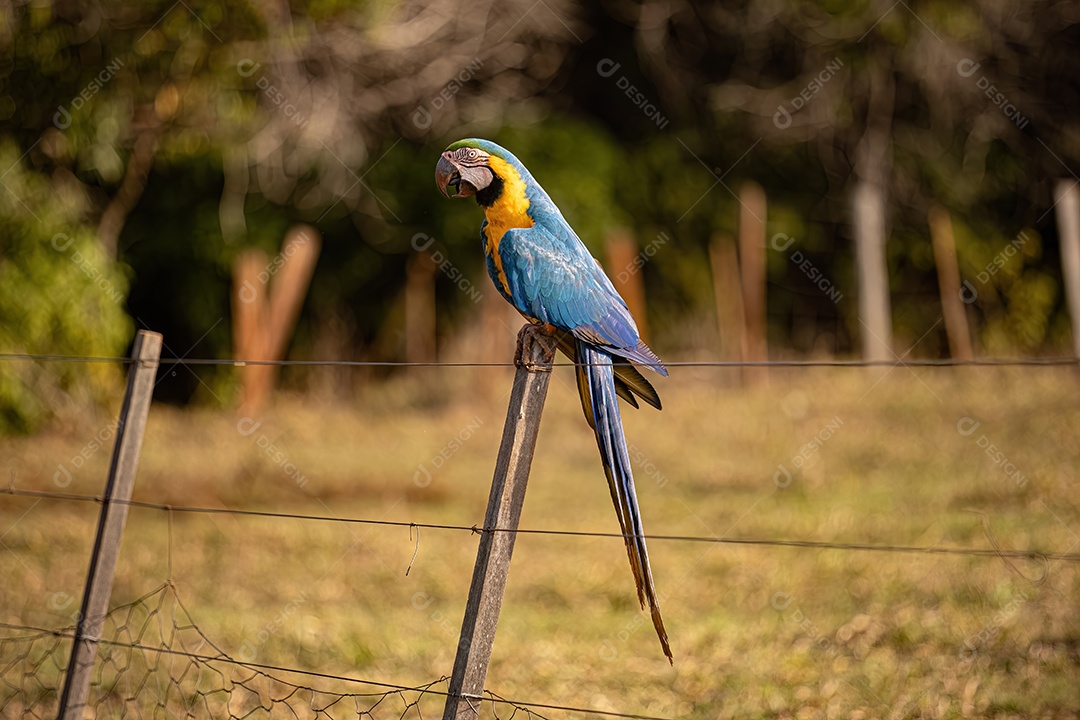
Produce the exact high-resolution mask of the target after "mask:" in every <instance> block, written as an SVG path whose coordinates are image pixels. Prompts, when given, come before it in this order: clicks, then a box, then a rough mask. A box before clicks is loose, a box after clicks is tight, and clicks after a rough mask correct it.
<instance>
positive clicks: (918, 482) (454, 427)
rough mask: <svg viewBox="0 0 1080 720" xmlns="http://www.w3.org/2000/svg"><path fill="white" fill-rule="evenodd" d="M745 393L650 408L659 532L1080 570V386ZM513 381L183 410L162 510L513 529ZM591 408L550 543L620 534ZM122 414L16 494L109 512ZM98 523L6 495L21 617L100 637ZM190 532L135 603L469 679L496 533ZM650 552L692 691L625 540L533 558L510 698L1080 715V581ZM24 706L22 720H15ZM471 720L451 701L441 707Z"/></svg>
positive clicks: (351, 667)
mask: <svg viewBox="0 0 1080 720" xmlns="http://www.w3.org/2000/svg"><path fill="white" fill-rule="evenodd" d="M736 372H737V371H736V370H732V369H730V368H723V369H716V368H686V367H676V368H673V369H672V373H671V378H670V379H667V380H659V381H658V382H657V387H658V388H659V390H660V392H661V396H662V397H663V399H664V403H665V407H664V410H663V411H662V412H659V413H658V412H656V411H655V410H653V409H651V408H648V407H646V408H644V409H642V410H639V411H635V410H632V409H625V410H624V419H625V424H626V432H627V437H628V438H629V442H630V444H631V456H632V458H633V460H634V465H635V468H636V472H637V484H638V495H639V498H640V501H641V505H642V508H643V516H644V522H645V528H646V531H647V532H649V533H652V534H658V535H677V536H701V537H725V538H752V539H783V540H810V541H819V542H827V543H838V544H843V543H856V544H871V545H878V546H919V547H954V548H977V549H993V548H994V547H998V548H1000V549H1001V550H1004V551H1013V550H1024V551H1035V552H1040V553H1047V554H1053V553H1072V554H1073V555H1075V554H1077V553H1080V546H1078V545H1077V543H1078V539H1080V493H1078V492H1077V491H1078V489H1080V479H1078V476H1077V473H1078V468H1080V442H1077V438H1078V437H1080V415H1078V414H1077V412H1076V407H1077V403H1076V398H1077V390H1078V383H1077V379H1078V378H1077V376H1076V374H1075V371H1074V370H1073V369H1070V368H1020V369H991V368H960V369H927V368H920V369H916V370H914V371H911V370H909V369H907V368H903V367H898V368H895V369H889V368H815V369H787V370H784V369H780V370H774V371H773V372H772V374H771V376H770V378H769V382H768V384H767V386H759V387H753V388H740V387H738V386H737V385H735V384H734V382H733V379H734V376H733V373H736ZM439 373H444V375H439ZM448 373H452V374H451V375H447V374H448ZM510 380H511V378H510V375H509V374H508V373H507V372H506V371H501V370H493V369H485V370H474V371H468V372H465V371H457V372H455V371H454V370H452V369H449V368H447V369H441V370H440V369H430V370H417V371H416V372H415V373H414V374H413V376H412V377H410V378H408V379H399V380H396V381H393V382H389V383H384V384H382V385H370V386H367V387H366V389H364V390H362V391H360V392H358V393H357V395H356V397H355V398H352V399H339V400H338V401H337V402H336V403H334V404H319V403H316V402H315V401H313V400H310V399H305V398H302V397H296V396H288V395H283V396H281V397H279V398H278V399H277V403H276V406H275V407H274V408H273V409H272V410H270V411H268V412H267V413H265V415H264V416H262V417H260V418H258V419H247V420H245V419H240V418H237V417H236V416H235V415H233V414H230V413H226V412H221V411H216V410H207V409H195V410H179V409H176V408H171V407H167V406H158V405H155V406H154V408H153V410H152V412H151V415H150V421H149V426H148V430H147V434H146V441H145V445H144V448H143V453H142V460H141V465H140V469H139V476H138V481H137V484H136V490H135V497H136V499H139V500H145V501H149V502H155V503H168V504H173V505H178V506H179V505H184V506H198V507H204V508H219V509H227V508H232V509H236V508H242V509H258V510H267V511H272V512H287V513H298V514H312V515H319V516H327V517H338V518H368V519H377V520H384V521H404V522H418V523H436V524H452V525H462V526H472V525H474V524H482V522H483V514H484V508H485V504H486V498H487V493H488V489H489V486H490V481H491V471H492V467H493V464H494V459H495V455H496V452H497V449H498V443H499V438H500V435H501V430H502V424H503V420H504V418H505V413H506V405H505V402H506V399H507V397H508V391H509V387H510ZM448 386H449V389H444V388H447V387H448ZM572 388H573V382H572V376H571V375H570V374H569V369H568V368H561V369H559V370H558V371H557V372H556V373H555V375H554V381H553V382H552V385H551V392H550V395H549V398H548V404H547V408H546V411H545V415H544V418H543V424H542V427H541V431H540V436H539V441H538V445H537V451H536V459H535V462H534V465H533V474H532V477H531V480H530V484H529V490H528V495H527V497H526V500H525V510H524V516H523V520H522V526H523V527H525V528H543V529H558V530H582V531H598V532H616V531H617V528H618V525H617V522H616V518H615V514H614V511H613V509H612V507H611V502H610V498H609V495H608V490H607V487H606V485H605V481H604V478H603V472H602V470H601V467H600V462H599V458H598V456H597V452H596V447H595V445H594V441H593V438H592V436H591V433H590V431H589V429H588V427H587V426H586V425H585V422H584V420H583V419H582V417H581V410H580V405H579V403H578V401H577V399H576V397H575V395H574V391H573V389H572ZM624 407H625V406H624ZM109 417H110V416H109V415H107V414H103V415H101V416H100V417H99V418H98V419H97V420H87V421H86V422H85V423H84V424H83V426H81V427H77V428H69V429H66V430H64V431H53V432H50V433H46V434H43V435H38V436H35V437H21V438H4V439H0V457H2V458H3V465H4V466H3V468H2V470H3V471H4V473H5V475H7V476H8V477H9V478H10V479H11V481H12V482H13V483H14V485H15V486H16V487H18V488H34V489H44V490H54V491H61V492H68V493H76V494H90V495H93V494H98V493H100V492H101V489H102V485H103V479H104V476H105V472H106V468H107V465H108V460H109V455H110V451H111V437H110V436H111V430H110V428H111V424H110V420H109ZM92 438H97V441H98V442H99V443H100V444H101V445H102V449H98V450H94V449H93V446H92V442H93V441H92V440H91V439H92ZM80 454H84V455H86V456H88V457H86V458H82V460H81V461H80V459H79V458H80ZM61 465H63V466H64V468H66V469H67V470H68V471H69V472H70V473H71V475H70V478H68V476H67V475H66V474H65V473H64V472H62V471H61V470H59V469H58V468H59V466H61ZM97 512H98V506H97V505H95V504H92V503H83V502H74V501H61V500H55V499H45V500H35V499H33V498H25V497H12V496H5V495H0V533H3V536H2V538H0V540H2V542H3V545H2V546H0V571H2V573H3V577H4V579H5V580H4V583H3V587H2V588H0V620H2V621H4V622H7V623H13V624H17V625H30V626H35V627H45V628H60V627H63V626H65V625H67V624H70V622H71V621H72V618H73V617H74V616H75V614H76V613H77V609H78V601H77V599H78V597H79V596H80V593H81V591H82V585H83V582H84V576H85V571H86V564H87V558H88V556H89V553H90V549H91V546H92V542H93V532H94V525H95V522H96V519H97ZM168 515H169V513H167V512H165V511H161V510H155V509H144V508H138V507H136V508H133V509H132V510H131V513H130V517H129V519H128V524H127V530H126V533H125V536H124V545H123V548H122V554H121V558H120V562H119V566H118V568H117V578H116V584H115V589H114V592H113V602H114V605H115V604H120V603H124V602H130V601H131V600H133V599H135V598H137V597H139V596H140V595H142V594H144V593H146V592H148V591H151V590H153V589H154V588H156V587H157V586H159V585H160V584H161V583H162V582H163V581H165V580H166V579H167V578H168V577H169V576H170V567H169V566H170V564H171V578H172V580H173V582H174V585H175V592H176V594H177V595H178V597H179V598H180V599H181V600H182V601H183V602H184V604H185V605H186V607H187V609H188V611H190V613H191V617H192V619H193V620H194V622H195V623H196V624H197V625H198V627H199V628H200V629H201V630H202V632H204V633H205V634H206V636H207V637H209V638H210V639H211V640H212V641H213V642H214V643H215V644H216V645H217V646H218V647H219V648H221V649H222V650H223V651H225V652H227V653H229V654H230V655H232V656H233V657H239V658H241V659H244V660H248V661H252V662H257V663H263V664H268V665H278V666H284V667H290V668H302V669H310V670H317V671H319V672H323V673H330V674H340V675H347V676H352V677H359V678H365V679H369V680H376V681H381V682H387V683H393V684H401V685H408V686H413V685H419V684H422V683H427V682H431V681H433V680H438V679H439V678H441V677H442V676H444V675H448V674H449V673H450V670H451V667H452V663H453V657H454V651H455V645H456V643H457V637H458V627H459V624H460V621H461V616H462V612H463V609H464V604H465V598H466V595H467V592H468V586H469V580H470V577H471V573H472V566H473V561H474V559H475V552H476V543H477V537H476V535H474V534H472V533H471V532H469V531H461V530H449V529H447V530H442V529H430V528H428V529H421V530H419V534H418V535H417V534H416V533H415V532H412V531H411V530H410V528H408V527H395V526H385V525H364V524H348V523H339V522H315V521H309V520H302V519H281V518H263V517H250V516H234V515H229V514H190V513H182V512H173V513H172V523H171V528H172V529H171V552H170V530H169V527H170V523H169V517H168ZM649 549H650V553H651V558H652V563H653V573H654V575H655V578H656V585H657V587H658V589H659V591H660V593H661V595H662V598H663V612H664V618H665V620H666V623H667V628H668V632H669V635H670V638H671V645H672V648H673V650H674V654H675V665H674V667H671V666H669V665H668V663H667V662H666V660H665V659H664V657H663V654H662V653H661V650H660V646H659V644H658V642H657V640H656V638H655V636H654V634H653V631H652V627H651V625H650V623H649V622H648V619H647V616H646V615H645V614H644V613H642V612H641V611H640V609H639V608H638V606H637V601H636V598H635V594H634V584H633V579H632V576H631V573H630V569H629V566H628V564H627V560H626V554H625V552H624V550H623V548H622V547H621V540H620V539H618V538H611V537H572V536H558V535H538V534H524V535H521V536H519V538H518V541H517V546H516V551H515V555H514V558H513V563H512V567H511V571H510V578H509V585H508V588H507V593H506V598H505V602H504V604H503V613H502V617H501V621H500V624H499V628H498V634H497V637H496V640H495V647H494V653H493V656H492V663H491V668H490V672H489V674H488V682H487V686H488V688H490V689H491V690H493V691H495V692H497V693H499V694H500V695H501V696H503V697H507V698H512V699H517V700H522V701H527V702H536V703H546V704H554V705H565V706H575V707H586V708H595V709H598V710H604V711H615V712H622V713H631V714H640V715H649V716H660V717H670V718H702V719H704V718H718V717H722V718H727V717H735V718H759V717H770V718H771V717H777V718H780V717H797V718H814V717H838V718H839V717H863V718H875V717H880V718H888V717H1074V716H1075V713H1076V708H1077V707H1080V703H1078V701H1077V697H1078V696H1077V690H1076V688H1077V686H1078V684H1080V626H1078V620H1077V614H1076V609H1075V605H1076V598H1077V597H1078V596H1080V580H1078V577H1077V561H1076V560H1075V559H1049V560H1047V559H1034V560H1028V559H1012V560H1009V559H1007V558H1002V557H998V556H989V557H977V556H956V555H932V554H919V553H903V552H870V551H865V550H854V549H815V548H801V547H778V546H774V545H760V544H717V543H710V542H688V541H680V540H660V539H654V540H652V541H650V543H649ZM170 555H171V561H170ZM407 569H408V574H407V575H406V570H407ZM4 632H5V633H7V634H8V636H10V635H12V634H17V633H13V632H12V631H4ZM15 648H17V645H14V644H11V643H8V644H4V645H0V654H3V653H5V652H6V653H7V654H8V657H2V656H0V667H2V666H8V667H9V669H10V667H13V666H14V665H17V663H14V661H13V658H14V659H16V660H17V659H18V658H17V657H15V655H13V653H17V652H18V651H17V650H16V649H15ZM39 672H41V673H46V670H40V671H39ZM0 675H2V674H0ZM4 677H5V678H6V679H8V680H9V681H10V672H9V675H8V676H4ZM306 682H307V683H308V684H312V685H316V684H317V682H319V681H317V680H315V679H310V678H308V679H307V681H306ZM443 688H444V689H445V686H443ZM352 690H353V691H355V690H356V688H355V686H354V687H353V688H352ZM46 694H47V693H46ZM3 697H4V696H0V699H3ZM7 702H8V706H7V707H6V708H5V709H4V711H3V712H0V715H4V714H7V715H9V716H15V715H16V714H17V713H16V711H15V703H14V701H11V700H8V701H7ZM19 702H22V700H19ZM42 702H47V698H46V700H43V701H42ZM441 702H442V700H441V698H439V697H437V696H428V697H425V699H424V700H423V705H422V708H423V711H424V714H425V715H426V716H429V717H430V716H438V713H439V712H440V709H441ZM338 709H339V710H341V713H340V715H338V714H335V715H334V716H335V717H339V716H343V717H348V716H350V713H351V712H352V710H353V709H352V706H351V704H350V706H349V708H344V707H343V706H339V707H338ZM499 712H500V716H501V717H508V716H509V714H510V713H509V712H508V711H507V710H506V708H503V709H501V710H499ZM540 712H541V713H543V714H544V715H545V716H547V717H580V715H574V714H571V713H567V712H565V711H559V710H541V711H540ZM99 714H102V715H103V714H107V713H104V712H102V713H99ZM286 714H287V713H286ZM400 714H401V704H400V702H399V703H398V705H397V707H396V710H395V712H394V713H392V716H393V717H399V716H400ZM163 716H164V715H163ZM406 716H407V717H415V716H416V715H415V713H414V714H408V715H406ZM376 717H379V715H378V714H376Z"/></svg>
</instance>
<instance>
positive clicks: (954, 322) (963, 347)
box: [927, 205, 975, 360]
mask: <svg viewBox="0 0 1080 720" xmlns="http://www.w3.org/2000/svg"><path fill="white" fill-rule="evenodd" d="M927 220H928V222H929V223H930V243H931V244H932V245H933V246H934V264H935V265H937V276H938V287H939V288H940V291H941V314H942V316H943V317H944V319H945V334H946V335H947V336H948V338H949V356H950V357H953V358H955V359H957V360H971V359H972V358H973V357H975V353H974V352H972V349H971V330H969V329H968V322H967V311H966V310H965V309H964V302H963V300H962V299H961V298H960V268H959V265H958V264H957V261H956V239H955V238H954V237H953V227H952V218H951V217H950V216H949V211H948V210H946V209H945V208H943V207H941V206H940V205H933V206H932V207H931V208H930V213H929V216H928V217H927Z"/></svg>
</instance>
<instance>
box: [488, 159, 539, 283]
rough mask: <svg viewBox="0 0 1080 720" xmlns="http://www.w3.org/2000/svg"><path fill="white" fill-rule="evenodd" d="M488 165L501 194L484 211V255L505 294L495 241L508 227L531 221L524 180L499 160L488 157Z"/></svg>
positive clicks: (526, 226) (497, 244)
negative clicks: (489, 259) (491, 262)
mask: <svg viewBox="0 0 1080 720" xmlns="http://www.w3.org/2000/svg"><path fill="white" fill-rule="evenodd" d="M488 166H489V167H491V169H492V171H493V172H494V173H495V174H496V175H498V176H499V177H500V178H501V179H502V181H503V191H502V194H501V195H499V199H498V200H496V201H495V202H494V203H492V204H491V205H490V206H489V207H486V208H484V216H485V217H486V218H487V222H488V224H487V228H486V234H487V253H488V255H489V256H490V257H491V258H492V260H493V261H494V262H495V269H496V270H497V271H498V274H499V281H500V282H501V283H502V286H503V289H505V290H506V292H507V293H509V292H510V286H509V284H508V283H507V281H506V273H505V272H504V271H503V266H502V257H501V256H500V255H499V241H500V240H502V236H503V235H504V234H505V233H506V231H507V230H510V229H511V228H530V227H532V226H533V224H534V223H533V219H532V218H531V217H529V214H528V212H527V211H528V209H529V198H527V197H525V181H524V180H522V179H521V175H519V174H518V171H517V170H515V169H514V166H513V165H511V164H510V163H508V162H506V161H505V160H503V159H501V158H497V157H494V156H492V157H491V158H489V159H488Z"/></svg>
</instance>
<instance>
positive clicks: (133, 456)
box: [57, 330, 161, 720]
mask: <svg viewBox="0 0 1080 720" xmlns="http://www.w3.org/2000/svg"><path fill="white" fill-rule="evenodd" d="M160 357H161V335H159V334H158V333H152V332H147V331H146V330H140V331H139V333H138V335H136V336H135V347H134V348H133V349H132V351H131V359H132V364H131V368H130V370H129V371H128V382H127V392H125V394H124V404H123V406H122V407H121V409H120V422H119V424H118V425H117V428H116V445H115V446H114V447H113V454H112V462H111V463H110V465H109V479H108V481H107V482H106V484H105V494H104V497H103V499H102V501H101V515H100V516H99V517H98V527H97V536H96V537H95V538H94V551H93V554H92V555H91V556H90V570H89V572H88V573H87V576H86V590H85V591H84V592H83V599H82V608H81V610H80V612H79V621H78V624H77V626H76V629H75V640H74V641H73V642H72V646H71V660H70V661H69V662H68V666H67V672H66V676H65V678H64V690H63V693H62V694H61V696H60V711H59V713H58V715H57V717H58V719H59V720H81V718H82V716H83V713H84V712H85V710H86V701H87V698H89V696H90V680H91V679H92V677H93V673H94V660H95V658H96V657H97V647H98V640H100V639H101V628H102V626H103V625H104V624H105V615H106V614H107V613H108V611H109V596H110V595H111V594H112V584H113V574H114V573H115V571H116V558H117V555H119V553H120V538H121V536H122V535H123V533H124V522H125V521H126V520H127V513H128V507H129V505H128V502H129V501H130V500H131V490H132V488H133V487H134V485H135V471H136V470H137V469H138V467H139V451H140V450H141V449H142V439H143V432H144V431H145V430H146V416H147V415H148V414H149V412H150V398H151V396H152V395H153V394H154V378H155V377H156V376H157V368H158V360H159V358H160Z"/></svg>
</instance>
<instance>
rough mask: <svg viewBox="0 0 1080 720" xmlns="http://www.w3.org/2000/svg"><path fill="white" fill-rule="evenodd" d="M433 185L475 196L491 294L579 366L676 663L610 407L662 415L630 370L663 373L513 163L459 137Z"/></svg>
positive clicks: (606, 284) (638, 566)
mask: <svg viewBox="0 0 1080 720" xmlns="http://www.w3.org/2000/svg"><path fill="white" fill-rule="evenodd" d="M435 182H436V184H437V185H438V187H439V190H440V191H441V192H442V194H443V195H445V196H446V197H457V198H463V197H475V198H476V202H477V203H478V204H479V205H480V207H482V208H483V209H484V217H485V219H484V222H483V223H482V224H481V225H480V240H481V242H483V245H484V255H485V257H486V258H487V269H488V274H489V275H491V280H492V282H494V283H495V287H496V288H497V289H498V291H499V293H500V294H501V295H502V296H503V297H504V298H505V299H506V300H507V301H508V302H509V303H510V304H511V305H513V306H514V307H515V308H517V310H518V312H520V313H521V314H522V315H524V316H525V318H526V319H527V320H528V321H529V322H532V323H535V324H538V325H543V326H545V327H546V328H548V329H549V330H550V331H551V332H553V333H554V334H555V337H556V340H557V343H558V347H559V349H560V350H561V351H562V352H563V353H564V354H565V355H566V356H567V357H569V358H570V360H571V362H573V363H575V364H576V369H577V383H578V393H579V395H580V396H581V407H582V410H583V411H584V412H585V420H586V421H588V423H589V425H590V426H592V428H593V430H594V431H595V432H596V443H597V445H598V446H599V448H600V459H601V461H602V462H603V465H604V472H605V473H606V474H607V479H608V486H609V488H610V490H611V500H612V502H614V503H615V512H616V514H617V515H618V517H619V524H620V525H621V526H622V533H623V539H624V540H625V542H626V552H627V555H629V557H630V567H631V569H632V570H633V572H634V580H635V581H636V583H637V592H638V600H639V601H640V603H641V607H642V609H644V608H645V602H646V600H647V601H648V603H649V610H650V612H651V613H652V621H653V626H654V627H655V628H656V634H657V636H658V637H659V638H660V644H661V645H662V646H663V648H664V654H665V655H666V656H667V658H668V661H669V662H672V663H673V662H674V661H673V660H672V655H671V648H670V646H669V645H668V638H667V631H666V630H665V629H664V619H663V618H662V617H661V615H660V604H659V600H658V598H657V596H656V587H655V586H654V585H653V578H652V570H651V569H650V568H649V553H648V551H647V550H646V548H645V537H644V535H645V530H644V528H643V527H642V524H641V511H640V510H639V509H638V501H637V495H636V494H635V492H634V475H633V472H632V471H631V469H630V456H629V453H628V452H627V449H626V437H625V436H624V435H623V429H622V418H621V417H620V415H619V403H618V400H616V396H619V397H621V398H623V399H624V400H626V401H627V402H629V403H630V404H631V405H633V406H634V407H638V403H637V399H636V398H635V395H637V396H638V397H640V398H641V399H642V400H644V401H645V402H647V403H648V404H650V405H652V406H653V407H655V408H657V409H659V408H660V397H659V396H658V395H657V394H656V390H654V389H653V387H652V385H651V384H649V381H648V380H646V379H645V378H644V377H642V375H641V373H639V372H638V371H637V369H636V368H635V367H634V365H632V364H631V363H638V364H641V365H644V366H646V367H649V368H651V369H653V370H655V371H656V372H657V373H659V374H660V375H663V376H665V377H666V376H667V374H668V373H667V369H665V368H664V365H663V363H661V362H660V358H658V357H657V356H656V355H655V354H654V353H653V351H652V350H650V349H649V348H648V346H647V345H645V343H644V342H642V340H641V337H640V335H639V334H638V329H637V325H636V324H635V323H634V318H633V317H631V315H630V311H629V310H628V309H627V307H626V302H625V301H624V300H623V299H622V298H621V297H620V296H619V293H618V292H616V291H615V288H614V287H613V286H612V284H611V280H609V279H608V277H607V275H605V274H604V271H603V270H602V269H601V267H600V263H598V262H597V261H596V259H595V258H593V256H592V255H591V254H589V251H588V249H586V247H585V245H584V244H583V243H582V242H581V240H580V239H579V238H578V236H577V235H576V234H575V233H574V230H573V229H572V228H571V227H570V225H569V224H568V223H567V222H566V219H565V218H563V216H562V213H561V212H559V208H558V207H556V206H555V203H554V202H552V200H551V198H550V197H548V194H547V193H546V192H545V191H544V188H542V187H540V183H538V182H536V180H535V179H533V176H532V175H531V174H530V173H529V171H528V170H526V169H525V166H524V165H522V164H521V162H520V161H519V160H518V159H517V158H516V157H514V156H513V155H512V154H511V153H509V152H508V151H507V150H505V149H504V148H502V147H500V146H498V145H496V144H495V143H493V142H489V141H487V140H478V139H475V138H471V139H467V140H459V141H458V142H456V143H454V144H452V145H450V147H448V148H447V149H446V151H445V152H444V153H443V154H442V157H440V158H439V163H438V165H437V166H436V168H435Z"/></svg>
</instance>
